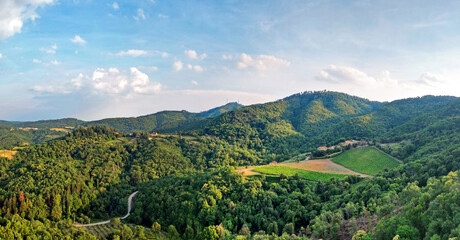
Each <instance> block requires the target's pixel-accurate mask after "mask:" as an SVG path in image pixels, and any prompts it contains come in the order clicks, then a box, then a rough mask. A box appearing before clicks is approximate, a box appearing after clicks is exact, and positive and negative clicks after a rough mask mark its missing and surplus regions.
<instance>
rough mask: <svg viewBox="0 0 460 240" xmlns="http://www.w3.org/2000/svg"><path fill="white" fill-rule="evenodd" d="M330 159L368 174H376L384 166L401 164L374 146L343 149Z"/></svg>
mask: <svg viewBox="0 0 460 240" xmlns="http://www.w3.org/2000/svg"><path fill="white" fill-rule="evenodd" d="M332 161H333V162H335V163H338V164H340V165H343V166H344V167H346V168H349V169H352V170H354V171H357V172H360V173H365V174H370V175H376V174H378V173H379V172H381V171H384V170H385V169H386V168H388V169H391V168H394V167H397V166H398V165H399V164H401V163H400V162H398V161H397V160H395V159H393V158H392V157H390V156H388V155H387V154H385V153H383V152H381V151H380V150H378V149H376V148H374V147H365V148H358V149H353V150H349V151H345V152H344V153H342V154H340V155H339V156H337V157H335V158H333V159H332Z"/></svg>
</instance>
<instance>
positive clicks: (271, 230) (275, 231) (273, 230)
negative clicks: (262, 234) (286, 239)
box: [267, 222, 279, 236]
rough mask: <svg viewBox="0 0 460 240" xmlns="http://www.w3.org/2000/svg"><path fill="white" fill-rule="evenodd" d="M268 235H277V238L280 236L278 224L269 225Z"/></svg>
mask: <svg viewBox="0 0 460 240" xmlns="http://www.w3.org/2000/svg"><path fill="white" fill-rule="evenodd" d="M267 233H268V234H270V235H272V234H275V235H276V236H278V233H279V232H278V223H276V222H272V223H270V224H268V228H267Z"/></svg>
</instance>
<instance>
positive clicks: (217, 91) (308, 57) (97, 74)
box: [0, 0, 460, 120]
mask: <svg viewBox="0 0 460 240" xmlns="http://www.w3.org/2000/svg"><path fill="white" fill-rule="evenodd" d="M459 26H460V2H458V1H442V2H440V1H296V0H286V1H276V0H272V1H237V0H231V1H225V0H222V1H164V0H163V1H162V0H155V1H153V0H139V1H133V0H128V1H105V0H74V1H70V0H69V1H64V0H60V1H57V0H21V1H18V0H2V1H1V2H0V109H1V110H0V119H5V120H38V119H50V118H62V117H76V118H79V119H84V120H92V119H100V118H105V117H115V116H138V115H143V114H149V113H153V112H157V111H161V110H182V109H185V110H189V111H201V110H206V109H209V108H212V107H215V106H218V105H222V104H225V103H226V102H228V101H240V103H243V104H253V103H261V102H266V101H272V100H276V99H279V98H282V97H285V96H288V95H290V94H294V93H297V92H302V91H305V90H323V89H328V90H335V91H341V92H346V93H349V94H353V95H357V96H361V97H365V98H369V99H372V100H381V101H389V100H394V99H399V98H406V97H415V96H422V95H426V94H433V95H456V96H459V92H460V84H459V76H460V58H459V56H460V44H459V42H460V27H459Z"/></svg>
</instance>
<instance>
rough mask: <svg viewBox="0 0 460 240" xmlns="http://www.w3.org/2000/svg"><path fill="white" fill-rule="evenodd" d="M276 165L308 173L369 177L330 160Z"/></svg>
mask: <svg viewBox="0 0 460 240" xmlns="http://www.w3.org/2000/svg"><path fill="white" fill-rule="evenodd" d="M278 165H279V166H286V167H292V168H297V169H303V170H308V171H313V172H321V173H332V174H346V175H359V176H360V177H370V176H369V175H367V174H363V173H359V172H355V171H353V170H351V169H348V168H345V167H344V166H342V165H340V164H337V163H335V162H333V161H331V159H317V160H306V161H300V162H290V163H284V162H283V163H280V164H278Z"/></svg>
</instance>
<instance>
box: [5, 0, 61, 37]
mask: <svg viewBox="0 0 460 240" xmlns="http://www.w3.org/2000/svg"><path fill="white" fill-rule="evenodd" d="M52 3H54V1H53V0H20V1H18V0H1V1H0V39H5V38H8V37H10V36H12V35H14V34H16V33H20V32H21V29H22V27H23V25H24V22H25V21H28V20H32V21H33V20H35V19H36V18H38V17H39V16H38V15H37V13H36V12H35V10H36V9H37V8H38V7H43V6H45V5H48V4H52Z"/></svg>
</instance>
